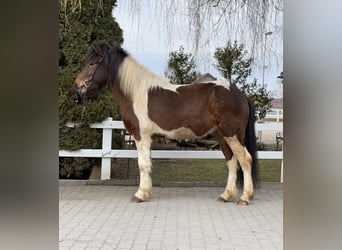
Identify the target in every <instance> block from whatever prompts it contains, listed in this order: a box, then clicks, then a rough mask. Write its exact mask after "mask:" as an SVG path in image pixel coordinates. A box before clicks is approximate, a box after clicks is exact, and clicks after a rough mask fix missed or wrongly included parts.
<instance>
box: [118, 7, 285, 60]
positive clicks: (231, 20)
mask: <svg viewBox="0 0 342 250" xmlns="http://www.w3.org/2000/svg"><path fill="white" fill-rule="evenodd" d="M119 4H127V5H128V9H129V10H130V11H129V13H127V16H128V17H129V16H130V18H131V19H132V20H134V21H135V22H137V19H139V18H140V14H141V13H142V10H144V13H145V12H146V11H148V12H149V15H148V16H149V17H151V18H150V19H149V20H146V18H145V19H144V20H140V22H143V23H144V25H146V23H149V22H150V23H158V25H159V26H160V30H163V31H162V32H163V33H164V32H165V33H166V34H168V42H169V43H173V41H177V39H178V37H177V36H184V35H187V38H188V40H189V41H192V44H193V52H194V54H195V55H196V54H197V53H198V52H200V51H201V49H203V47H205V46H207V45H210V44H213V45H214V47H217V46H220V44H216V43H215V40H218V38H225V39H223V40H224V41H227V40H228V39H231V40H238V41H240V42H242V43H244V44H245V45H246V47H247V49H248V51H249V52H250V53H251V55H252V56H253V57H254V58H255V57H259V58H260V57H262V56H265V49H266V48H265V46H264V41H265V39H266V36H265V34H266V33H267V32H269V31H272V32H273V36H272V37H269V38H268V45H269V47H268V49H267V51H270V52H269V53H268V54H267V55H266V56H274V55H272V53H275V51H276V48H275V46H276V44H277V43H279V41H281V40H282V31H283V26H282V13H283V0H164V1H155V0H119ZM157 20H158V22H156V21H157ZM270 48H273V50H272V49H270ZM272 51H273V52H272Z"/></svg>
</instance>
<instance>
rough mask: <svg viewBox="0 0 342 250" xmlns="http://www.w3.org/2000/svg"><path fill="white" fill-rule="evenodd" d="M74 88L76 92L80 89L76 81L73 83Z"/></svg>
mask: <svg viewBox="0 0 342 250" xmlns="http://www.w3.org/2000/svg"><path fill="white" fill-rule="evenodd" d="M74 90H75V91H77V92H79V91H80V87H79V86H78V85H77V84H76V83H74Z"/></svg>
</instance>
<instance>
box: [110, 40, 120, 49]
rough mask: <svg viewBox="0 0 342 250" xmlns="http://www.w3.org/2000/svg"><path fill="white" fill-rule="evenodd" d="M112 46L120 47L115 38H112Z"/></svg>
mask: <svg viewBox="0 0 342 250" xmlns="http://www.w3.org/2000/svg"><path fill="white" fill-rule="evenodd" d="M112 44H113V47H114V48H118V47H120V43H118V42H117V41H116V40H113V43H112Z"/></svg>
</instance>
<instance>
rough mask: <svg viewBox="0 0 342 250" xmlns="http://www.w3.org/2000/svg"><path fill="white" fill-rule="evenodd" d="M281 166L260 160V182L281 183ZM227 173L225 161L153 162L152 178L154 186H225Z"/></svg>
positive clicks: (275, 161)
mask: <svg viewBox="0 0 342 250" xmlns="http://www.w3.org/2000/svg"><path fill="white" fill-rule="evenodd" d="M280 165H281V161H280V160H259V179H260V181H263V182H279V181H280ZM227 173H228V172H227V167H226V163H225V160H213V159H210V160H208V159H177V160H174V159H172V160H153V170H152V178H153V183H154V185H160V184H161V183H172V182H195V183H196V182H198V183H199V182H207V183H215V184H225V183H226V181H227Z"/></svg>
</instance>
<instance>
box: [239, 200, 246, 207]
mask: <svg viewBox="0 0 342 250" xmlns="http://www.w3.org/2000/svg"><path fill="white" fill-rule="evenodd" d="M237 204H238V205H239V206H247V205H248V201H244V200H239V201H238V203H237Z"/></svg>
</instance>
